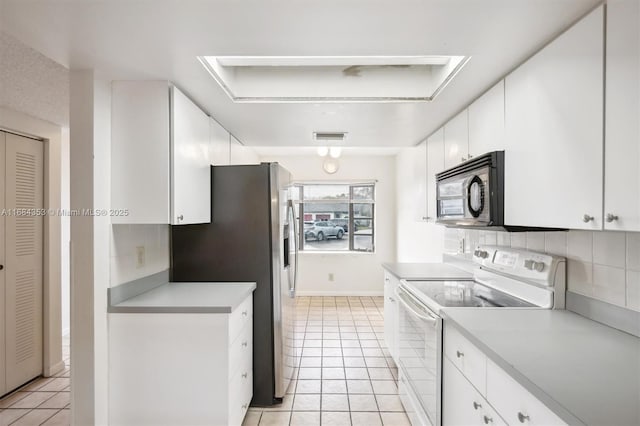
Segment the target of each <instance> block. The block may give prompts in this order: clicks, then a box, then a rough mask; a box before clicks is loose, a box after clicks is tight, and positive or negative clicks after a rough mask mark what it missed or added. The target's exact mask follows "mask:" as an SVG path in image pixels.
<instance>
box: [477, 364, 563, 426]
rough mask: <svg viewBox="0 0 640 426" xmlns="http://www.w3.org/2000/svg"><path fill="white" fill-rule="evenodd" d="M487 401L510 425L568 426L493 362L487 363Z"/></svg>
mask: <svg viewBox="0 0 640 426" xmlns="http://www.w3.org/2000/svg"><path fill="white" fill-rule="evenodd" d="M487 399H488V400H489V401H491V404H492V405H493V406H494V407H495V408H496V410H498V412H499V413H500V415H501V416H502V417H503V418H504V419H505V420H506V421H507V423H509V424H521V423H525V424H527V425H546V426H550V425H564V424H566V423H565V422H564V421H562V419H560V418H559V417H558V416H557V415H556V414H555V413H553V412H552V411H551V410H549V409H548V408H547V407H546V406H545V405H544V404H543V403H542V402H540V401H539V400H538V399H536V397H534V396H533V395H532V394H531V393H530V392H529V391H528V390H526V389H525V388H524V387H522V385H520V384H519V383H518V382H516V381H515V380H514V379H513V378H512V377H511V376H509V375H508V374H507V373H505V371H504V370H502V369H501V368H500V367H498V366H497V365H496V364H494V363H493V362H492V361H488V362H487Z"/></svg>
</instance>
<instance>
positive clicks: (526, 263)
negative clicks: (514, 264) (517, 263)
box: [524, 259, 536, 271]
mask: <svg viewBox="0 0 640 426" xmlns="http://www.w3.org/2000/svg"><path fill="white" fill-rule="evenodd" d="M534 263H536V262H535V261H533V260H531V259H527V260H525V261H524V267H525V268H527V269H529V270H530V271H533V264H534Z"/></svg>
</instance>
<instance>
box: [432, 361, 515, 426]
mask: <svg viewBox="0 0 640 426" xmlns="http://www.w3.org/2000/svg"><path fill="white" fill-rule="evenodd" d="M442 388H443V389H442V424H443V425H447V426H457V425H459V426H471V425H485V424H491V425H504V424H506V423H505V422H504V421H503V420H502V419H501V418H500V416H499V415H498V414H497V413H496V411H495V410H494V409H493V407H491V406H490V405H489V403H488V402H487V401H486V400H485V399H484V398H483V397H482V395H480V394H479V393H478V391H476V390H475V389H474V388H473V386H472V385H471V383H469V382H468V381H467V379H466V378H465V377H464V375H463V374H462V373H461V372H460V371H458V369H456V367H454V365H453V364H452V363H451V361H449V360H448V359H447V358H445V359H444V360H443V371H442Z"/></svg>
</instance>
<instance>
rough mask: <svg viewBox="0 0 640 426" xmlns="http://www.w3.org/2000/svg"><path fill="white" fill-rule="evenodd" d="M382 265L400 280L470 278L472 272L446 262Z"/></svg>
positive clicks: (453, 279)
mask: <svg viewBox="0 0 640 426" xmlns="http://www.w3.org/2000/svg"><path fill="white" fill-rule="evenodd" d="M382 267H383V268H385V269H386V270H387V271H389V272H390V273H392V274H393V275H395V276H396V277H398V278H399V279H401V280H428V281H455V280H470V279H472V278H473V274H471V273H470V272H467V271H464V270H462V269H460V268H456V267H455V266H451V265H448V264H446V263H384V264H382Z"/></svg>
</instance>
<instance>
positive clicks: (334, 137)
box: [313, 132, 347, 142]
mask: <svg viewBox="0 0 640 426" xmlns="http://www.w3.org/2000/svg"><path fill="white" fill-rule="evenodd" d="M346 136H347V134H346V133H345V132H313V139H315V140H317V141H319V142H342V141H343V140H344V138H345V137H346Z"/></svg>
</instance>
